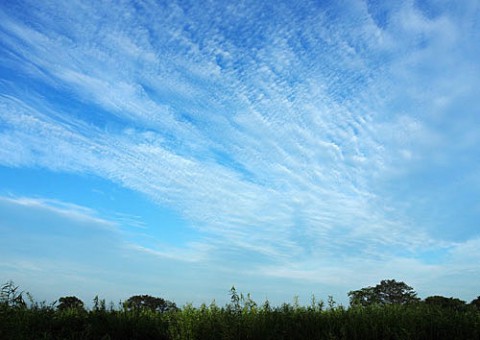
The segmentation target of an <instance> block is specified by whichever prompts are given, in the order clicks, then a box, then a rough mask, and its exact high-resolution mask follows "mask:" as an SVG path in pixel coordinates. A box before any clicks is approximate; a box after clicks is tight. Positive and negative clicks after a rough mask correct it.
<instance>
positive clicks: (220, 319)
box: [0, 284, 480, 340]
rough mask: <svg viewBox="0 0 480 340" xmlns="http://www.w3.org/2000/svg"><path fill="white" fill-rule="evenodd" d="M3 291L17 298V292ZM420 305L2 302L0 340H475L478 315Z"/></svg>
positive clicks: (241, 300) (235, 297)
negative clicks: (87, 306) (86, 306)
mask: <svg viewBox="0 0 480 340" xmlns="http://www.w3.org/2000/svg"><path fill="white" fill-rule="evenodd" d="M10 288H14V292H15V293H16V295H15V294H14V295H13V297H14V298H16V297H18V294H19V293H18V287H16V286H14V285H13V284H12V285H10ZM11 290H12V289H10V292H11ZM6 296H10V297H12V295H11V294H9V295H6ZM445 299H447V300H449V301H450V299H449V298H445ZM426 300H428V301H430V302H435V303H427V302H425V303H415V304H407V303H406V304H399V303H383V304H382V303H377V304H371V305H367V306H362V305H353V306H351V307H350V308H348V309H347V308H344V307H342V306H338V305H337V304H336V302H335V301H334V300H333V298H332V297H329V299H328V304H327V308H323V307H324V304H323V302H322V301H319V302H318V301H317V300H316V299H315V297H312V302H311V304H310V305H309V306H301V305H300V304H299V303H298V299H295V300H294V302H293V304H288V303H284V304H282V305H280V306H278V307H274V306H271V305H270V303H269V302H268V301H265V303H263V304H260V305H258V304H257V303H255V302H254V301H253V299H252V298H251V297H250V295H248V294H247V295H243V294H242V293H239V292H237V290H236V289H235V288H233V287H232V290H231V291H230V303H228V304H227V305H225V306H224V307H220V306H218V305H217V304H216V303H215V302H212V303H211V304H210V305H208V306H207V305H205V304H203V305H201V306H200V307H194V306H193V305H191V304H187V305H186V306H184V307H182V308H181V309H180V308H176V309H175V310H174V311H171V312H165V311H163V312H162V311H161V310H159V309H158V308H154V309H152V308H144V307H143V305H141V306H140V309H135V308H133V309H126V308H119V309H118V310H115V309H114V308H113V307H111V308H109V309H107V308H106V304H105V301H104V300H101V299H99V298H98V297H96V298H95V300H94V306H93V308H92V309H91V310H83V311H82V310H80V309H78V308H57V309H55V308H52V306H48V305H46V304H37V303H33V304H31V305H30V304H29V306H28V307H22V308H18V306H15V305H14V304H11V303H9V304H6V303H4V304H2V305H1V306H2V307H1V308H0V339H2V340H9V339H78V340H80V339H120V340H121V339H160V340H177V339H178V340H180V339H181V340H184V339H212V340H216V339H218V340H220V339H225V340H226V339H259V340H260V339H262V340H263V339H266V340H268V339H275V340H277V339H278V340H282V339H285V340H286V339H292V340H295V339H313V340H315V339H331V340H334V339H353V340H355V339H367V340H368V339H413V340H415V339H426V340H428V339H435V340H437V339H440V340H441V339H459V340H460V339H480V311H479V310H477V309H476V308H464V309H457V310H455V309H452V308H443V307H442V306H439V305H438V304H437V303H436V302H439V301H444V299H443V298H442V299H438V298H435V297H434V299H426ZM453 300H455V299H453ZM2 301H3V300H2ZM62 301H63V302H65V301H64V300H62ZM62 301H60V303H62ZM72 301H73V300H72ZM127 301H128V300H127Z"/></svg>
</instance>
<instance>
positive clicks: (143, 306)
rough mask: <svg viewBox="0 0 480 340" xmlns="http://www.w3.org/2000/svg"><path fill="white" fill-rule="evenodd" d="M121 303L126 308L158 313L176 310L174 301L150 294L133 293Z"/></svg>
mask: <svg viewBox="0 0 480 340" xmlns="http://www.w3.org/2000/svg"><path fill="white" fill-rule="evenodd" d="M123 305H124V307H125V309H127V310H151V311H154V312H160V313H164V312H168V311H174V310H177V306H176V305H175V303H174V302H171V301H168V300H165V299H162V298H158V297H153V296H150V295H134V296H132V297H130V298H128V300H127V301H125V302H124V304H123Z"/></svg>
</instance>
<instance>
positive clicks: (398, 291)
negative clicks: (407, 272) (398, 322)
mask: <svg viewBox="0 0 480 340" xmlns="http://www.w3.org/2000/svg"><path fill="white" fill-rule="evenodd" d="M348 296H349V297H350V305H351V306H369V305H373V304H381V305H386V304H407V303H412V302H416V301H419V300H420V299H419V298H418V297H417V293H415V291H414V290H413V288H412V287H410V286H408V285H407V284H406V283H404V282H397V281H395V280H382V281H381V282H380V283H379V284H377V285H376V286H375V287H366V288H362V289H359V290H354V291H350V292H349V293H348Z"/></svg>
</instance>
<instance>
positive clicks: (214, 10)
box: [0, 1, 480, 279]
mask: <svg viewBox="0 0 480 340" xmlns="http://www.w3.org/2000/svg"><path fill="white" fill-rule="evenodd" d="M30 5H31V6H29V7H28V8H27V7H25V8H24V11H22V13H23V12H24V13H23V14H22V13H14V12H13V9H12V8H9V7H8V6H3V8H2V9H1V11H0V13H1V14H0V18H1V20H0V21H1V22H2V23H1V24H0V37H1V41H2V43H1V45H0V47H1V51H2V54H1V58H2V59H1V60H2V61H7V62H8V63H7V64H5V65H8V67H11V68H12V69H15V70H16V72H19V73H21V74H22V75H23V77H26V78H25V79H26V80H25V81H22V80H19V79H17V78H12V77H11V76H9V75H8V74H6V76H5V77H3V79H2V81H1V82H0V90H1V96H0V164H2V165H6V166H13V167H22V166H28V167H41V168H46V169H49V170H53V171H62V172H72V173H90V174H94V175H96V176H100V177H102V178H106V179H108V180H111V181H113V182H115V183H117V184H120V185H122V186H124V187H126V188H129V189H133V190H135V191H138V192H141V193H143V194H145V195H147V196H148V197H149V198H150V199H151V200H153V201H154V202H156V203H158V204H159V205H162V206H168V207H170V208H173V209H175V210H176V211H178V212H179V213H181V214H182V215H183V216H184V217H185V218H186V219H187V220H188V221H189V222H190V224H191V226H192V227H193V228H195V229H196V230H198V231H199V232H200V233H201V235H202V236H201V237H200V240H198V243H197V245H196V246H188V245H187V246H186V249H184V250H180V251H179V252H178V254H182V251H184V252H185V255H180V257H182V256H183V257H185V258H187V257H190V256H193V255H192V254H193V253H190V252H194V253H195V254H197V255H198V254H202V255H201V256H200V255H198V256H200V257H198V258H202V259H209V260H212V258H213V257H214V255H215V254H218V253H222V252H223V251H225V249H226V248H229V247H231V248H232V249H238V250H239V252H242V253H243V252H245V253H255V254H259V255H261V256H262V257H261V259H262V260H255V259H252V260H251V261H250V262H255V261H258V263H257V264H258V265H259V266H260V265H265V264H267V265H268V266H269V267H268V268H270V269H269V270H267V271H265V273H266V274H269V273H271V275H273V276H282V275H287V276H291V277H297V278H298V279H305V278H306V277H311V276H312V275H313V276H316V275H320V274H322V273H327V274H325V275H327V276H329V277H335V276H338V275H339V274H338V273H337V274H336V271H335V270H333V269H332V270H330V271H329V270H326V269H318V268H313V269H312V268H311V266H312V265H313V264H312V263H318V264H321V266H327V264H326V263H327V262H328V261H329V260H332V259H335V258H338V257H343V256H345V257H346V258H347V259H346V260H345V261H343V262H341V265H344V266H345V267H346V269H343V270H342V271H344V272H345V273H347V274H344V275H345V276H348V275H350V274H348V273H352V268H358V267H359V266H360V267H361V264H360V263H359V262H356V261H353V262H352V260H349V259H350V258H356V259H360V260H358V261H360V262H361V261H366V262H367V263H373V262H374V261H375V260H376V259H378V258H381V257H384V258H388V259H390V260H388V261H389V262H388V263H391V264H392V265H393V264H394V263H408V264H406V265H404V267H405V268H407V267H408V266H409V265H411V266H414V267H416V268H424V267H425V266H426V267H428V266H429V265H428V264H426V263H423V261H424V260H423V259H422V255H421V254H422V251H424V250H425V249H430V248H435V247H437V248H438V249H445V248H449V247H450V246H452V244H453V243H450V241H449V240H448V238H447V239H444V240H442V239H441V237H438V238H437V237H432V233H433V232H434V231H433V229H432V228H433V227H432V226H431V224H429V223H427V222H425V223H423V224H422V223H419V224H418V225H414V222H413V219H414V218H415V214H417V212H416V211H415V207H413V206H414V205H415V206H416V207H418V206H420V205H421V202H420V200H417V198H418V193H419V191H418V190H417V191H416V189H415V187H414V186H415V185H416V184H415V183H413V182H410V181H411V180H412V177H411V175H412V173H418V171H420V170H419V169H425V167H428V166H429V165H431V164H434V165H439V164H441V163H442V162H443V164H448V163H449V162H451V161H452V160H455V159H457V158H456V155H458V152H465V153H468V154H469V155H472V154H473V155H475V157H478V151H476V149H475V146H476V145H478V142H479V141H480V133H478V132H475V131H480V130H475V129H471V128H470V127H471V126H472V125H475V126H477V125H478V124H479V123H480V121H479V119H478V115H476V112H474V109H472V107H474V106H472V105H471V104H472V103H476V101H477V99H476V98H478V89H479V88H480V87H479V86H478V79H480V78H479V75H480V70H479V67H478V65H479V64H478V61H476V57H477V56H478V52H479V51H478V49H479V48H478V47H475V46H472V43H471V42H472V41H474V38H478V34H479V30H478V27H476V26H475V25H476V22H475V21H474V20H473V16H472V15H473V14H471V13H472V11H473V13H478V4H477V3H476V2H475V1H472V2H465V4H462V5H456V7H455V11H450V12H447V11H442V9H441V8H440V9H439V10H438V11H437V15H436V16H431V15H430V14H431V13H426V12H425V9H421V8H419V7H417V6H416V5H415V4H414V3H413V2H406V3H405V4H402V5H398V6H397V7H395V8H390V7H388V6H386V5H385V7H386V8H379V5H378V6H374V5H372V4H370V2H368V1H367V2H362V1H355V2H352V6H349V8H336V7H335V5H334V4H330V5H328V6H331V8H328V9H327V8H321V7H317V5H315V4H312V3H310V2H302V3H298V4H297V5H295V6H294V5H292V4H282V5H279V6H271V5H270V4H268V3H266V4H263V5H262V4H255V3H251V4H250V5H248V6H246V7H242V6H241V5H236V6H226V5H222V4H213V5H212V6H210V7H208V6H207V7H208V8H204V7H205V6H200V5H189V7H188V8H187V7H184V6H183V5H182V4H180V3H176V2H171V3H169V4H159V3H150V2H145V3H139V4H137V5H136V6H134V5H133V4H129V3H124V4H122V5H118V6H115V7H114V8H112V6H110V5H108V6H107V5H106V4H100V3H97V2H95V3H89V2H84V1H81V2H80V1H78V2H77V1H71V2H68V3H63V4H53V3H50V2H46V3H44V4H42V5H38V4H37V5H35V6H34V5H33V4H30ZM25 6H26V5H25ZM152 13H155V16H156V18H155V20H153V18H152V15H153V14H152ZM332 13H335V14H332ZM50 17H52V18H58V19H59V18H60V17H61V20H60V19H59V20H56V19H55V20H52V19H49V18H50ZM26 18H28V19H29V20H27V19H26ZM119 18H120V19H119ZM159 18H161V20H160V19H159ZM465 18H470V19H469V21H468V22H467V23H466V22H465V21H464V19H465ZM472 39H473V40H472ZM477 40H478V39H477ZM16 81H19V82H22V84H19V85H18V86H13V85H12V84H11V83H12V82H16ZM30 81H32V84H37V85H36V86H33V85H29V84H28V82H30ZM22 86H23V88H28V89H29V90H28V91H26V90H24V89H22ZM42 86H46V87H48V90H44V89H43V87H42ZM58 97H61V98H63V99H62V100H58ZM465 102H468V103H470V104H465ZM458 108H459V109H460V111H461V112H458V113H457V112H455V110H456V109H458ZM454 115H455V116H454ZM453 117H455V118H453ZM453 120H454V121H455V122H454V123H453V124H450V123H449V122H451V121H453ZM461 131H462V134H461V136H460V132H461ZM463 131H469V132H468V133H466V134H463ZM463 136H465V137H463ZM452 138H453V139H452ZM439 166H440V165H439ZM466 171H468V173H467V172H466ZM475 171H478V167H476V168H475V167H472V168H470V169H468V170H465V171H460V173H461V176H469V174H470V176H473V177H475V176H474V175H473V174H475ZM460 173H459V176H460ZM438 176H440V179H439V181H440V182H445V181H448V180H449V175H448V174H446V175H438ZM395 181H397V182H396V183H399V184H398V185H399V186H400V185H410V184H411V186H412V188H411V192H414V193H416V194H415V195H410V193H407V194H405V193H403V194H402V192H401V190H400V191H399V190H395V193H396V194H395V195H392V194H391V192H390V189H391V188H392V185H394V184H392V183H395ZM476 188H477V189H476V190H478V189H479V188H478V182H477V187H476ZM445 194H447V193H445ZM396 195H397V196H396ZM393 196H395V197H393ZM410 198H412V201H411V204H406V203H405V202H404V201H403V200H407V199H410ZM432 200H433V198H429V199H428V202H429V204H430V203H431V202H432ZM61 208H62V207H58V209H61ZM477 216H478V212H477ZM199 244H200V245H199ZM133 247H134V248H135V249H137V250H138V251H143V252H149V253H151V254H154V255H159V256H166V254H167V253H169V254H176V252H175V251H173V250H172V251H171V252H170V250H169V251H164V250H158V249H152V248H149V247H145V246H142V245H135V246H133ZM189 247H190V248H189ZM188 248H189V249H188ZM398 249H404V250H405V253H403V254H399V253H398V251H397V250H398ZM197 255H195V256H193V257H192V258H197ZM172 256H174V257H175V256H176V255H172ZM372 261H373V262H372ZM402 261H404V262H402ZM409 261H411V262H409ZM319 266H320V265H319ZM402 266H403V265H402ZM289 268H290V269H289ZM291 268H297V269H295V270H293V269H291ZM362 268H363V267H362ZM324 270H326V272H324ZM286 273H287V274H286Z"/></svg>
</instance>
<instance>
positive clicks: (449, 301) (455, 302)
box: [425, 295, 466, 310]
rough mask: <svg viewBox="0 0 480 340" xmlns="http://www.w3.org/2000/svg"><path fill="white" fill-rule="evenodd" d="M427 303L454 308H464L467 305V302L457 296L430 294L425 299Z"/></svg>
mask: <svg viewBox="0 0 480 340" xmlns="http://www.w3.org/2000/svg"><path fill="white" fill-rule="evenodd" d="M425 303H426V304H427V305H431V306H438V307H441V308H448V309H453V310H462V309H464V308H465V306H466V302H465V301H463V300H460V299H457V298H453V297H450V298H447V297H445V296H439V295H435V296H429V297H427V298H426V299H425Z"/></svg>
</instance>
